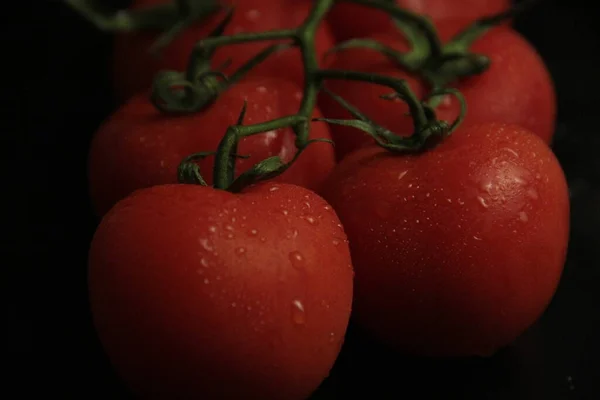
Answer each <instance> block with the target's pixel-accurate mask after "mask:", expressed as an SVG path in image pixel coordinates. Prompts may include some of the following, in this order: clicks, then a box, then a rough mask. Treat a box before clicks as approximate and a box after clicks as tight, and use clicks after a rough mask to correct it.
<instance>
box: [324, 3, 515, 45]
mask: <svg viewBox="0 0 600 400" xmlns="http://www.w3.org/2000/svg"><path fill="white" fill-rule="evenodd" d="M396 3H397V4H398V5H399V6H401V7H404V8H405V9H407V10H410V11H413V12H416V13H419V14H424V15H427V16H429V17H430V18H431V19H432V20H433V21H434V22H437V21H440V20H443V19H447V18H461V19H466V20H470V21H472V20H475V19H477V18H481V17H484V16H487V15H493V14H497V13H499V12H502V11H504V10H506V9H508V8H509V7H510V5H511V3H512V2H511V1H510V0H397V1H396ZM327 21H328V22H329V23H330V25H331V30H332V32H333V34H334V35H335V37H336V39H337V40H338V41H343V40H348V39H351V38H356V37H367V36H370V35H373V34H375V33H377V32H385V31H387V30H389V28H390V27H392V26H393V22H392V21H391V19H390V18H389V17H388V16H387V15H386V14H385V13H383V12H381V11H378V10H374V9H368V8H366V7H364V6H360V5H357V4H350V3H340V4H336V5H335V6H334V7H333V8H332V9H331V11H330V13H329V15H328V19H327ZM349 21H351V23H349Z"/></svg>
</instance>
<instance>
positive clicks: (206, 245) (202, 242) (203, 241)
mask: <svg viewBox="0 0 600 400" xmlns="http://www.w3.org/2000/svg"><path fill="white" fill-rule="evenodd" d="M198 242H199V243H200V245H201V246H202V247H204V250H207V251H213V250H214V247H213V246H212V244H210V243H209V242H208V239H204V238H200V239H198Z"/></svg>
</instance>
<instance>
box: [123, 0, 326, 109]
mask: <svg viewBox="0 0 600 400" xmlns="http://www.w3.org/2000/svg"><path fill="white" fill-rule="evenodd" d="M163 2H165V0H136V1H134V4H133V6H132V7H133V8H134V9H135V8H138V7H143V6H148V5H154V4H160V3H163ZM224 3H225V5H231V4H234V5H235V12H234V15H233V18H232V20H231V22H230V23H229V25H228V26H227V28H226V29H225V32H224V34H225V35H233V34H239V33H250V32H253V33H254V32H262V31H266V30H276V29H289V28H294V27H296V26H298V25H300V24H301V23H302V22H303V21H304V19H305V18H306V17H307V16H308V13H309V11H310V6H311V5H310V2H308V1H301V0H278V1H271V0H253V1H239V2H234V1H227V2H224ZM224 17H225V13H224V12H219V13H217V14H216V15H214V16H213V17H211V18H210V19H209V20H208V21H204V22H202V23H198V24H196V25H194V26H192V27H190V28H188V29H187V30H186V31H185V32H183V33H182V34H180V35H179V36H178V37H177V38H175V39H174V40H173V42H172V43H171V44H170V45H169V46H167V47H166V48H165V49H163V50H162V52H161V54H160V55H159V56H153V55H151V54H149V53H148V49H149V48H150V46H151V45H152V44H153V43H154V41H155V40H156V38H157V36H158V35H157V34H156V33H150V32H141V33H140V32H137V33H129V34H119V35H117V37H116V40H115V50H114V73H113V75H114V86H115V93H116V95H117V97H118V99H119V100H121V101H125V100H127V99H128V98H129V97H130V96H133V95H135V94H136V93H138V92H139V91H142V90H146V89H148V88H149V87H150V86H151V83H152V80H153V78H154V76H155V75H156V73H158V72H159V71H161V70H176V71H184V70H185V69H186V68H187V66H188V61H189V57H190V54H191V51H192V49H193V47H194V45H195V43H196V42H197V41H198V40H200V39H202V38H205V37H207V35H208V34H209V33H210V32H211V31H212V30H213V29H214V28H215V27H216V26H217V25H218V23H219V22H220V21H222V20H223V18H224ZM315 41H316V50H317V53H318V55H319V56H321V55H322V54H323V53H324V52H325V51H326V50H327V49H329V48H330V47H331V46H332V45H333V42H334V40H333V36H332V34H331V32H330V30H329V26H328V25H327V23H323V24H322V25H320V27H319V29H318V31H317V35H316V38H315ZM273 43H274V42H273V41H269V42H255V43H245V44H238V45H229V46H224V47H222V48H221V49H219V50H218V51H217V52H216V53H215V55H214V57H213V63H212V65H213V68H215V69H218V68H220V67H221V66H223V65H224V64H225V63H226V62H229V61H230V62H231V64H230V65H229V67H228V68H227V69H226V70H225V72H227V73H232V72H233V71H235V70H236V69H237V68H238V67H240V66H241V65H243V64H244V63H245V62H246V61H248V60H250V59H251V58H252V57H253V56H255V55H256V54H258V53H259V52H260V51H261V50H263V49H265V48H266V47H268V46H269V45H271V44H273ZM251 74H253V75H260V76H278V77H284V78H286V79H290V80H292V81H294V82H297V83H299V84H302V82H303V79H304V73H303V70H302V58H301V55H300V51H299V50H298V49H296V48H291V49H287V50H284V51H281V52H279V53H277V54H275V55H272V56H271V57H270V58H269V59H268V60H267V61H265V62H264V63H262V64H260V65H259V66H258V67H256V68H255V69H253V70H252V72H251Z"/></svg>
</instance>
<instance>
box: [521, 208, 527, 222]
mask: <svg viewBox="0 0 600 400" xmlns="http://www.w3.org/2000/svg"><path fill="white" fill-rule="evenodd" d="M519 219H520V220H521V221H523V222H527V221H529V217H528V216H527V213H526V212H525V211H521V212H520V213H519Z"/></svg>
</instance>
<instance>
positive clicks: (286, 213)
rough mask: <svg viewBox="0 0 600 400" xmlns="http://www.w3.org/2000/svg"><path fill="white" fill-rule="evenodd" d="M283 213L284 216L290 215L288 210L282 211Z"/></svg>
mask: <svg viewBox="0 0 600 400" xmlns="http://www.w3.org/2000/svg"><path fill="white" fill-rule="evenodd" d="M281 212H282V213H283V215H288V214H289V212H288V210H281Z"/></svg>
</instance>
